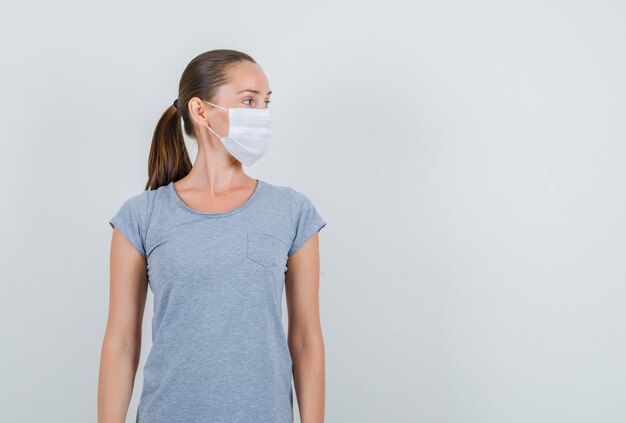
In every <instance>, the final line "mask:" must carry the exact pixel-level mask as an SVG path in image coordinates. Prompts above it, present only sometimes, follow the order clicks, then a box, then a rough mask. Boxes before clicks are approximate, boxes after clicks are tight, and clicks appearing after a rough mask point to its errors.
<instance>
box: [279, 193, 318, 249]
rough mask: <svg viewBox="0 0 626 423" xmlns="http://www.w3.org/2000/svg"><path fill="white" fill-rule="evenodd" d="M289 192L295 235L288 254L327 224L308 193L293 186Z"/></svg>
mask: <svg viewBox="0 0 626 423" xmlns="http://www.w3.org/2000/svg"><path fill="white" fill-rule="evenodd" d="M289 192H290V204H291V216H292V219H291V221H292V224H293V230H294V237H293V241H292V243H291V248H290V249H289V254H288V255H292V254H293V253H295V252H296V251H298V250H299V249H300V247H302V246H303V245H304V243H305V242H306V241H307V240H308V239H309V238H310V237H311V236H312V235H313V234H315V233H316V232H319V231H320V230H321V229H322V228H323V227H324V226H326V221H325V220H324V219H323V218H322V217H321V216H320V214H319V213H318V211H317V209H316V208H315V206H314V205H313V202H312V201H311V200H310V199H309V198H308V197H307V196H306V195H304V194H302V193H301V192H299V191H296V190H294V189H292V188H290V189H289Z"/></svg>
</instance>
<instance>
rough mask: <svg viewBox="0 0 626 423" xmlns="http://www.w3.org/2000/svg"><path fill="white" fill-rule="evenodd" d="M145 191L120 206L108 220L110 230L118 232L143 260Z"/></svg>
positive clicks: (144, 252) (144, 255)
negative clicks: (114, 229) (115, 229)
mask: <svg viewBox="0 0 626 423" xmlns="http://www.w3.org/2000/svg"><path fill="white" fill-rule="evenodd" d="M147 201H148V196H147V191H144V192H142V193H141V194H137V195H135V196H133V197H131V198H129V199H128V200H126V201H125V202H124V204H122V206H121V207H120V209H119V210H118V212H117V213H116V214H115V216H113V217H112V218H111V220H109V224H110V225H111V228H115V227H117V229H119V231H120V232H121V233H122V234H123V235H124V236H125V237H126V239H128V241H130V243H131V244H132V245H133V246H134V247H135V248H136V249H137V251H139V253H140V254H141V255H142V256H143V257H144V258H145V257H146V247H145V227H146V226H145V223H146V214H147V210H148V207H147V206H148V204H147Z"/></svg>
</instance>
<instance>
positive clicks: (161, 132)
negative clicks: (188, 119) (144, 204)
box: [145, 105, 191, 190]
mask: <svg viewBox="0 0 626 423" xmlns="http://www.w3.org/2000/svg"><path fill="white" fill-rule="evenodd" d="M190 171H191V160H190V159H189V153H188V152H187V147H186V146H185V139H184V138H183V131H182V127H181V116H180V114H179V113H178V110H177V109H176V107H174V105H171V106H170V107H168V108H167V110H165V113H163V115H162V116H161V119H159V122H158V123H157V125H156V128H155V129H154V134H153V135H152V146H151V148H150V156H149V157H148V182H146V187H145V189H146V190H148V189H153V190H154V189H157V188H158V187H160V186H163V185H167V184H169V183H170V182H172V181H174V182H176V181H178V180H179V179H181V178H183V177H184V176H186V175H187V174H188V173H189V172H190Z"/></svg>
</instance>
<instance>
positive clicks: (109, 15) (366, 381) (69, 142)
mask: <svg viewBox="0 0 626 423" xmlns="http://www.w3.org/2000/svg"><path fill="white" fill-rule="evenodd" d="M625 12H626V7H625V6H624V3H622V2H618V1H597V0H596V1H552V0H548V1H546V0H542V1H537V0H530V1H517V2H509V1H482V0H481V1H439V2H418V1H404V2H400V1H385V2H368V1H359V2H357V1H343V2H342V1H332V2H331V1H316V2H307V3H301V2H285V1H263V2H259V1H255V2H253V1H238V2H227V1H219V2H218V1H203V2H200V1H196V2H184V1H183V2H172V1H169V2H163V1H150V2H147V1H144V2H128V1H125V2H119V1H107V2H84V1H80V2H79V1H74V2H69V1H56V2H44V1H34V2H21V3H18V2H3V3H2V4H1V5H0V46H1V49H2V55H1V59H0V60H1V64H2V67H1V69H2V70H1V72H2V78H0V94H1V102H0V121H1V134H2V135H1V136H0V139H1V140H2V153H1V154H0V171H1V172H2V173H1V174H0V176H1V177H2V181H3V184H4V185H3V190H2V191H3V194H2V197H3V200H2V208H1V213H2V216H1V219H2V220H1V222H2V236H1V237H0V238H1V240H2V242H1V244H0V248H1V251H0V253H1V255H0V257H1V258H2V265H1V266H0V281H1V283H2V295H0V313H1V314H0V317H1V319H0V330H1V333H0V344H1V348H0V351H1V354H2V356H1V360H0V379H1V383H0V389H1V391H0V420H1V421H6V422H12V423H18V422H35V421H37V422H39V421H45V422H95V421H96V401H97V381H98V368H99V364H100V347H101V343H102V337H103V335H104V329H105V325H106V317H107V311H108V310H107V307H108V293H109V291H108V290H109V285H108V284H109V268H108V265H109V262H108V260H109V248H110V240H111V235H112V229H111V227H110V226H109V224H108V220H109V219H110V218H111V217H112V216H113V214H114V213H115V212H116V211H117V210H118V208H119V207H120V206H121V204H122V202H123V201H125V200H126V199H127V198H129V197H130V196H131V195H134V194H137V193H139V192H140V191H141V190H142V189H143V187H144V184H145V182H146V179H147V157H148V152H149V149H150V140H151V136H152V131H153V130H154V127H155V125H156V121H157V119H158V118H159V117H160V116H161V114H162V113H163V111H164V110H165V108H167V107H168V106H169V105H170V104H171V103H172V101H173V100H174V98H176V96H177V94H178V91H177V90H178V83H179V78H180V75H181V73H182V71H183V69H184V67H185V66H186V65H187V63H188V62H189V61H190V60H191V59H192V58H193V57H195V56H196V55H198V54H200V53H202V52H205V51H208V50H212V49H217V48H232V49H236V50H241V51H244V52H246V53H248V54H250V55H251V56H252V57H254V58H255V59H256V60H257V61H258V62H259V64H260V65H261V66H262V67H263V69H264V71H265V72H266V75H267V76H268V79H269V81H270V87H271V89H272V90H273V92H274V93H273V95H272V104H271V106H270V107H271V109H272V116H273V125H274V135H275V137H274V142H273V144H272V147H271V149H270V150H269V152H268V154H267V155H266V156H265V157H264V158H263V159H262V160H260V161H259V162H258V163H257V164H255V165H254V166H253V167H252V168H244V169H245V170H246V172H247V173H248V174H249V175H251V176H253V177H255V178H262V179H263V180H265V181H267V182H270V183H273V184H278V185H289V186H292V187H294V188H295V189H297V190H300V191H302V192H304V193H305V194H307V195H308V196H309V197H310V198H311V199H312V200H313V202H314V203H315V205H316V207H317V209H318V211H319V213H320V214H321V215H322V216H323V218H324V219H325V220H326V221H327V223H328V225H327V227H326V228H325V229H324V230H323V231H322V232H320V248H321V287H320V301H321V316H322V326H323V331H324V336H325V345H326V382H327V385H326V421H327V422H332V423H336V422H362V423H365V422H368V423H369V422H395V423H409V422H411V423H412V422H425V423H430V422H433V423H439V422H441V423H453V422H472V423H474V422H475V423H488V422H494V423H496V422H498V423H499V422H546V423H548V422H549V423H554V422H567V423H574V422H590V421H594V422H603V423H608V422H623V421H625V420H626V407H625V406H624V398H625V397H626V358H625V357H626V330H625V329H626V314H625V308H624V304H625V300H626V286H625V282H626V266H625V254H626V224H625V223H624V217H625V215H626V201H625V188H626V179H625V178H626V167H625V159H626V157H625V156H626V127H625V123H624V122H625V120H624V113H625V111H626V101H625V94H626V83H625V80H624V75H625V74H626V60H625V59H626V50H625V48H624V42H625V41H626V39H625V35H626V29H625V26H624V13H625ZM151 295H152V294H150V297H149V301H148V304H147V306H146V307H147V309H146V315H145V320H144V347H143V350H142V357H141V363H140V368H139V371H138V374H137V380H136V385H135V391H134V393H133V400H132V402H131V404H130V409H129V413H128V419H127V422H134V416H135V412H136V407H137V403H138V397H139V393H140V391H141V386H142V377H143V373H142V367H143V364H144V362H145V359H146V357H147V354H148V351H149V348H150V336H151V334H150V326H149V321H150V319H151V317H152V297H151ZM283 305H284V304H283ZM285 317H286V316H285ZM285 323H286V321H285ZM295 411H296V415H298V413H297V404H295ZM296 421H299V419H296Z"/></svg>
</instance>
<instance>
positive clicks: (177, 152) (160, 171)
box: [145, 49, 256, 190]
mask: <svg viewBox="0 0 626 423" xmlns="http://www.w3.org/2000/svg"><path fill="white" fill-rule="evenodd" d="M244 60H248V61H250V62H252V63H256V62H255V61H254V59H253V58H252V57H250V56H249V55H247V54H245V53H242V52H240V51H236V50H228V49H220V50H211V51H207V52H205V53H202V54H200V55H198V56H196V57H195V58H194V59H193V60H191V62H189V64H188V65H187V67H186V68H185V70H184V71H183V74H182V76H181V78H180V83H179V85H178V102H177V106H178V109H177V108H176V107H174V105H173V104H172V105H170V106H169V107H168V108H167V109H166V110H165V112H164V113H163V115H162V116H161V118H160V119H159V121H158V122H157V125H156V128H155V129H154V134H153V135H152V146H151V148H150V155H149V157H148V182H146V187H145V189H146V190H148V189H157V188H158V187H160V186H163V185H167V184H169V183H170V182H172V181H174V182H176V181H178V180H179V179H181V178H183V177H184V176H186V175H187V174H188V173H189V172H190V171H191V167H192V164H191V160H190V158H189V154H188V153H187V147H186V146H185V139H184V138H183V132H182V130H183V127H181V123H180V118H181V117H182V119H183V124H184V130H185V133H186V134H187V135H188V136H190V137H192V138H195V134H194V132H193V130H194V127H193V123H192V121H191V119H190V118H189V109H188V107H187V103H188V102H189V100H190V99H191V98H193V97H198V98H201V99H203V100H206V101H212V100H213V96H215V93H216V92H217V89H218V88H219V87H220V86H221V85H223V84H225V83H227V82H228V81H229V75H228V72H227V71H228V67H229V66H230V65H232V64H233V63H237V62H241V61H244Z"/></svg>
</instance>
